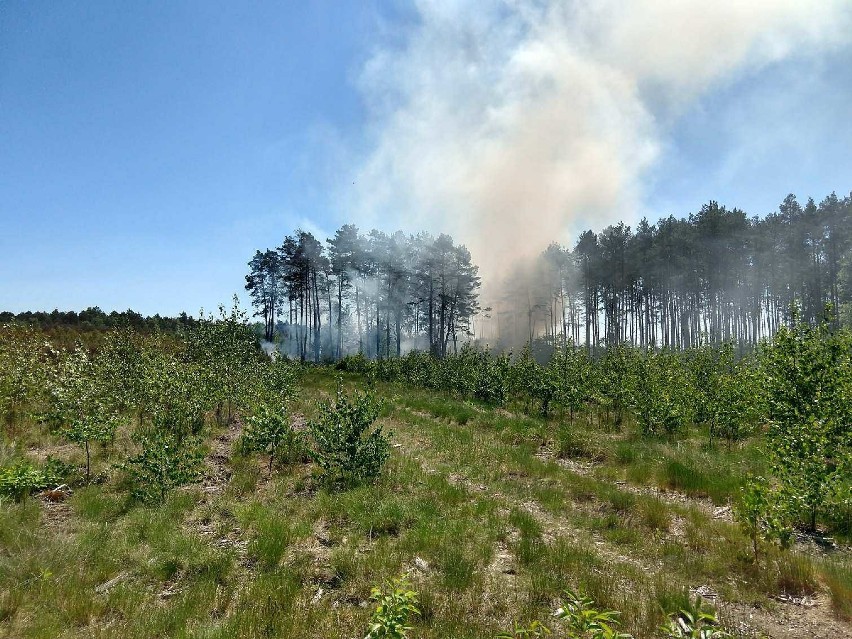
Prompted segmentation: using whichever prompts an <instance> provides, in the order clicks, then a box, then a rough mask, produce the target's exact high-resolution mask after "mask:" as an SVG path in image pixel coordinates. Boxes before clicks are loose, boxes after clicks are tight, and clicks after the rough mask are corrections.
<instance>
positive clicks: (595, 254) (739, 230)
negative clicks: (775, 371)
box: [498, 193, 852, 348]
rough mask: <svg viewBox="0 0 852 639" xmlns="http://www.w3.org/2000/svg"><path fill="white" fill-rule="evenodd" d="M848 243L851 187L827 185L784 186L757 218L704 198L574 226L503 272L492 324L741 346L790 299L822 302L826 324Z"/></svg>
mask: <svg viewBox="0 0 852 639" xmlns="http://www.w3.org/2000/svg"><path fill="white" fill-rule="evenodd" d="M850 246H852V195H850V196H849V197H846V198H843V199H840V198H838V197H837V195H835V194H834V193H832V194H831V195H829V196H828V197H826V198H825V199H823V200H822V201H821V202H820V203H819V204H816V203H815V202H814V201H813V200H812V199H809V200H808V202H807V203H806V204H805V205H804V206H802V205H801V204H800V203H799V202H798V201H797V200H796V197H795V196H794V195H788V196H787V197H786V198H785V199H784V201H783V202H782V203H781V205H780V207H779V209H778V211H776V212H774V213H771V214H769V215H767V216H765V217H763V218H758V217H748V216H747V215H746V214H745V212H743V211H742V210H740V209H737V208H733V209H728V208H726V207H724V206H720V205H719V204H718V203H717V202H714V201H711V202H709V203H708V204H706V205H704V206H703V207H701V210H700V211H699V212H698V213H695V214H691V215H689V216H688V217H686V218H680V219H678V218H675V217H674V216H669V217H667V218H664V219H661V220H660V221H658V222H657V223H656V224H653V225H652V224H650V223H649V222H648V220H647V219H643V220H642V221H641V222H640V223H639V224H638V225H637V227H636V229H635V231H634V230H631V228H630V227H629V226H627V225H625V224H624V223H621V224H617V225H614V226H610V227H608V228H606V229H604V230H603V231H602V232H600V233H598V234H595V233H593V232H592V231H586V232H584V233H582V234H581V235H580V236H579V239H578V241H577V242H576V244H575V246H574V247H573V249H568V248H565V247H562V246H559V245H558V244H553V245H551V246H550V247H548V249H547V250H546V251H544V252H543V253H542V254H541V256H540V258H539V259H538V260H537V262H536V263H535V264H534V265H533V266H532V267H530V268H528V269H525V270H524V271H522V272H518V273H517V274H516V275H515V277H514V278H512V279H511V280H510V282H509V284H508V286H506V287H505V290H506V297H505V299H504V300H503V307H502V313H501V315H502V316H501V317H498V322H499V324H500V326H499V333H498V334H499V336H500V338H502V339H503V340H504V341H505V340H506V338H507V336H509V337H510V340H509V341H510V343H511V341H514V342H515V343H518V337H519V336H521V337H524V341H527V340H528V339H532V338H534V337H536V336H538V335H542V334H543V335H544V336H546V337H549V338H551V339H552V338H555V337H559V336H561V337H565V338H568V339H570V340H572V341H573V342H574V343H575V344H580V343H585V344H589V345H590V346H601V345H607V346H611V345H615V344H623V343H627V344H633V345H638V346H657V347H675V348H689V347H691V346H696V345H699V344H702V343H713V344H720V343H723V342H727V341H734V342H738V343H740V344H750V345H753V344H756V343H757V342H759V341H760V340H761V339H764V338H766V337H769V336H771V335H774V334H775V332H776V331H777V330H778V329H779V328H780V327H781V326H782V325H783V324H785V323H788V322H789V319H790V316H789V314H790V309H791V307H792V304H793V302H794V301H795V302H797V303H798V305H799V307H800V309H801V314H802V317H803V319H805V320H806V321H808V322H809V323H811V324H815V323H818V322H819V321H820V320H821V319H822V318H823V316H824V315H825V310H826V307H827V306H829V305H830V306H831V307H832V308H833V311H832V313H833V314H834V317H835V319H834V321H835V323H836V322H838V321H840V320H839V318H841V317H844V312H842V311H846V309H848V306H845V307H844V305H848V304H849V302H850V299H852V287H850V274H851V273H850V269H852V263H850ZM846 315H848V311H846ZM845 319H846V322H847V323H848V317H846V318H845Z"/></svg>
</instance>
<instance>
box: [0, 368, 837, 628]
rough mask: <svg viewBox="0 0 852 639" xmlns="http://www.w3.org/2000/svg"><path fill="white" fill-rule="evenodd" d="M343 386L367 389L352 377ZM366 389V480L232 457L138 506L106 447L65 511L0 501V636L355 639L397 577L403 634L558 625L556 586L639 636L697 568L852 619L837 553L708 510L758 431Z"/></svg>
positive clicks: (323, 376) (8, 447)
mask: <svg viewBox="0 0 852 639" xmlns="http://www.w3.org/2000/svg"><path fill="white" fill-rule="evenodd" d="M344 385H345V386H346V387H347V389H348V390H351V389H353V388H359V389H360V388H363V383H362V381H361V379H360V378H359V377H357V376H355V375H345V376H344ZM335 386H336V375H334V374H332V373H330V372H327V371H325V370H322V369H315V370H311V371H310V372H308V373H306V374H305V376H304V378H303V380H302V392H301V394H300V396H299V398H298V399H297V400H296V404H295V406H294V408H295V410H297V411H298V412H300V413H302V414H303V415H304V416H305V417H306V418H308V419H310V418H311V417H312V416H313V415H314V414H315V411H316V407H315V402H316V400H317V399H318V398H320V397H323V396H326V397H327V396H329V395H331V394H332V393H333V392H334V390H335ZM374 389H375V392H376V393H377V394H378V395H379V396H380V397H382V398H383V399H384V400H385V407H384V410H383V412H382V416H381V418H380V421H381V423H382V425H383V426H384V427H385V428H386V429H387V430H388V431H390V432H392V433H393V436H392V437H393V442H394V448H393V449H392V451H393V452H392V455H391V459H390V461H389V463H388V466H387V468H386V471H385V473H384V474H383V475H382V477H381V478H380V480H379V481H378V482H377V483H376V484H375V485H372V486H360V487H357V488H353V489H351V490H348V491H345V492H330V491H328V490H326V489H324V488H322V487H321V486H320V485H318V484H317V482H315V481H314V479H313V472H314V469H313V468H312V466H311V465H310V464H307V463H302V462H296V463H291V464H282V465H281V466H280V467H276V469H275V470H274V471H273V472H272V473H269V472H268V470H267V469H266V467H265V459H261V458H260V457H252V456H242V455H239V454H237V453H234V454H232V455H231V457H230V459H229V461H228V479H227V481H226V482H225V483H224V484H223V485H221V486H217V487H216V490H213V491H202V490H201V488H200V487H197V486H196V487H188V488H185V489H180V490H177V491H174V492H172V493H171V494H170V495H169V497H168V499H167V500H166V502H165V503H164V504H162V505H160V506H156V507H151V506H142V505H140V504H137V503H134V502H132V501H131V500H129V499H128V498H127V495H126V491H125V490H124V489H123V487H122V485H121V477H120V473H116V472H114V471H112V470H111V468H112V466H111V464H112V462H113V461H114V460H116V459H117V458H118V456H119V453H120V446H119V445H116V446H115V447H114V448H113V449H111V450H110V449H106V450H103V451H98V457H97V466H98V472H99V473H102V474H104V477H105V480H104V481H103V482H102V483H99V484H96V485H92V486H89V487H79V488H77V489H76V490H75V493H74V495H73V496H72V497H71V498H70V499H69V500H68V502H67V503H66V504H62V505H61V506H60V508H62V509H63V510H62V512H63V516H62V517H61V518H58V519H51V518H50V517H54V515H52V514H51V515H49V516H48V513H47V508H48V507H47V506H46V505H45V504H44V503H42V502H41V501H40V500H38V499H34V498H31V499H28V500H25V501H24V502H22V503H20V504H15V503H10V502H8V501H3V502H2V503H0V636H8V637H16V638H17V637H20V638H43V637H131V638H134V637H153V636H169V637H203V638H211V637H212V638H225V637H228V638H230V637H241V638H242V637H248V638H252V637H258V638H259V637H276V636H281V637H297V636H298V637H349V636H352V637H356V636H363V635H364V633H365V632H366V630H365V629H366V623H367V619H368V618H369V613H370V608H369V594H370V587H371V586H372V585H374V584H381V583H383V582H386V581H387V580H389V579H390V578H392V577H394V576H397V575H400V574H403V573H408V574H409V575H410V578H411V581H412V584H413V587H414V588H415V589H416V590H417V591H418V593H419V595H420V601H421V603H420V608H421V611H422V615H421V616H420V617H418V618H417V619H415V620H414V621H413V625H414V629H413V631H412V633H411V636H412V637H413V638H417V639H420V638H424V639H425V638H429V639H437V638H442V639H446V638H447V637H455V638H456V639H462V638H465V639H485V638H489V639H491V638H493V637H494V635H495V634H496V633H497V632H498V631H500V630H501V629H506V628H509V627H510V626H511V625H512V623H513V622H515V621H518V622H528V621H530V620H533V619H539V620H541V621H544V622H546V623H548V624H552V623H553V621H552V619H550V613H551V612H552V610H553V609H554V607H555V606H556V605H558V602H559V598H560V596H561V593H562V591H563V590H564V589H565V588H572V589H579V590H583V591H584V592H585V593H587V594H588V595H589V596H591V597H592V598H593V599H595V600H596V601H597V602H598V605H599V606H600V607H602V608H606V609H613V610H619V611H621V612H622V617H621V619H622V622H623V629H624V630H625V631H627V632H631V633H633V634H634V635H636V636H637V637H651V636H654V633H655V631H656V628H658V626H659V625H660V623H662V621H663V619H664V615H663V610H669V609H675V607H676V606H677V605H678V604H679V603H680V604H682V603H683V601H682V600H683V593H684V591H685V589H688V588H689V587H695V586H696V585H702V584H703V585H708V586H710V587H712V588H714V589H716V590H717V591H718V592H720V593H722V594H723V595H724V597H725V598H726V600H728V601H731V602H734V603H736V602H739V603H740V604H741V605H751V604H753V603H757V604H759V605H761V606H764V607H767V606H770V605H772V604H771V603H770V602H771V599H770V597H772V596H775V595H779V594H782V593H786V594H790V595H795V596H801V595H802V594H808V593H817V592H822V591H823V590H824V591H825V592H826V593H827V594H828V597H829V598H830V599H831V601H832V607H833V608H832V609H833V614H834V615H835V616H836V617H837V619H849V618H850V617H852V611H850V608H849V603H848V602H849V601H850V600H852V597H850V593H851V592H852V569H850V564H849V561H848V557H847V558H845V559H844V557H845V555H840V556H838V557H834V556H831V555H826V556H825V557H824V558H821V559H815V558H812V557H809V556H806V555H803V554H800V553H785V554H782V553H778V554H777V555H772V556H771V557H768V558H766V559H765V560H764V561H762V562H760V563H759V564H754V563H753V562H752V561H751V557H750V551H749V542H748V540H747V539H746V538H745V537H744V536H743V535H742V534H741V533H740V532H739V530H738V529H737V527H736V526H734V525H733V524H731V523H730V522H728V521H724V520H718V519H715V518H714V517H713V510H712V505H711V504H710V503H709V502H708V500H712V502H713V503H715V504H720V505H721V504H725V503H727V502H728V500H729V499H730V497H731V496H732V495H733V494H735V492H736V491H737V490H738V486H739V485H740V483H741V482H742V480H743V478H744V477H745V475H746V474H747V473H749V472H760V471H761V462H760V458H759V455H758V452H759V451H758V450H757V449H756V447H755V445H754V443H752V442H746V443H745V444H744V445H743V446H741V447H734V448H732V449H731V450H727V449H726V448H719V449H711V448H709V447H707V446H706V443H705V442H706V436H705V435H704V434H703V433H702V432H701V431H699V430H695V431H692V432H689V433H686V434H685V435H684V436H683V437H682V438H680V439H679V440H678V442H674V441H669V440H665V439H642V438H639V437H637V436H636V435H635V434H634V433H633V432H632V431H631V428H630V426H629V425H626V426H624V427H623V428H622V429H620V430H616V429H612V428H603V427H602V425H600V424H598V423H595V422H591V423H590V422H589V421H586V420H584V419H581V418H579V417H578V419H575V420H574V423H573V424H572V425H571V426H570V427H568V426H565V425H564V423H565V422H566V421H567V419H563V418H562V417H561V416H553V417H551V418H549V419H545V418H542V417H539V416H528V415H524V414H520V413H519V412H518V411H519V410H520V408H521V407H519V406H513V405H510V406H508V407H507V408H506V409H492V408H489V407H486V406H483V405H481V404H478V403H474V402H468V401H463V400H460V399H458V398H455V397H453V396H451V395H448V394H436V393H430V392H428V391H424V390H418V389H403V388H401V387H398V386H395V385H391V384H382V383H376V384H375V386H374ZM22 430H25V429H22V428H17V429H16V432H19V431H22ZM219 432H220V430H215V428H214V430H212V431H210V432H208V433H207V436H208V437H211V436H213V435H217V434H219ZM16 437H17V435H16ZM16 441H17V440H13V439H12V438H11V437H9V436H8V434H7V436H6V438H5V439H3V440H2V443H0V455H4V456H15V457H20V456H25V455H27V454H28V452H27V451H28V450H29V449H30V448H32V447H35V448H43V449H47V448H49V447H51V446H53V445H55V444H57V441H56V440H55V439H53V437H52V435H50V433H47V432H43V431H40V430H38V429H36V432H33V433H29V434H25V435H22V441H26V442H28V443H27V447H22V446H21V445H20V444H19V443H15V442H16ZM578 462H579V463H578ZM50 512H51V513H53V512H54V511H50ZM57 512H58V511H57Z"/></svg>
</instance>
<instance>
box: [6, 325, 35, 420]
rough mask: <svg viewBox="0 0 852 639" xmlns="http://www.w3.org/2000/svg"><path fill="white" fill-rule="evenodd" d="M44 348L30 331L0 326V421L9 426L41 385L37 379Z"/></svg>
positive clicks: (23, 328) (28, 329)
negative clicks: (0, 419)
mask: <svg viewBox="0 0 852 639" xmlns="http://www.w3.org/2000/svg"><path fill="white" fill-rule="evenodd" d="M43 346H44V345H43V343H40V342H39V340H38V338H37V335H36V334H35V331H33V330H32V329H31V328H27V327H22V326H15V325H3V326H0V417H5V419H6V422H7V423H9V424H11V423H12V421H13V420H14V419H15V417H16V415H17V414H18V413H19V412H20V411H21V410H22V409H23V408H24V407H25V406H26V404H27V402H28V400H30V399H31V398H33V397H34V396H35V395H37V393H38V392H39V389H40V388H41V386H42V384H43V380H42V379H40V375H39V373H40V372H41V371H42V368H43V367H42V366H41V365H40V361H39V357H40V352H41V350H42V349H43Z"/></svg>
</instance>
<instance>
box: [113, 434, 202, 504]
mask: <svg viewBox="0 0 852 639" xmlns="http://www.w3.org/2000/svg"><path fill="white" fill-rule="evenodd" d="M134 439H135V440H136V441H137V442H138V443H139V444H140V445H141V446H142V450H141V452H140V453H139V454H138V455H135V456H133V457H131V458H130V459H128V460H127V463H126V464H124V467H125V469H126V470H127V471H128V473H129V474H130V477H131V480H132V482H133V495H134V497H136V498H137V499H140V500H142V501H145V502H157V501H162V500H163V499H165V497H166V493H167V492H168V491H170V490H171V489H172V488H176V487H177V486H182V485H183V484H187V483H190V482H192V481H194V480H195V479H197V478H198V476H199V474H200V471H201V460H202V459H203V454H202V452H201V441H200V440H199V439H198V438H196V437H184V438H183V439H179V438H178V437H177V436H175V435H174V434H173V433H171V432H169V431H165V430H152V431H149V432H146V433H140V434H137V435H135V436H134Z"/></svg>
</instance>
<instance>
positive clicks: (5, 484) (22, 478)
mask: <svg viewBox="0 0 852 639" xmlns="http://www.w3.org/2000/svg"><path fill="white" fill-rule="evenodd" d="M47 484H48V481H47V477H46V476H45V473H44V472H43V471H41V470H39V469H38V468H36V467H35V466H33V465H32V464H31V463H29V462H27V461H19V462H17V463H16V464H13V465H11V466H6V467H3V468H0V495H4V496H6V497H12V498H13V499H14V500H15V501H20V500H21V499H23V498H24V497H26V496H27V495H29V494H30V493H32V492H33V491H35V490H38V489H40V488H44V487H45V486H46V485H47Z"/></svg>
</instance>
